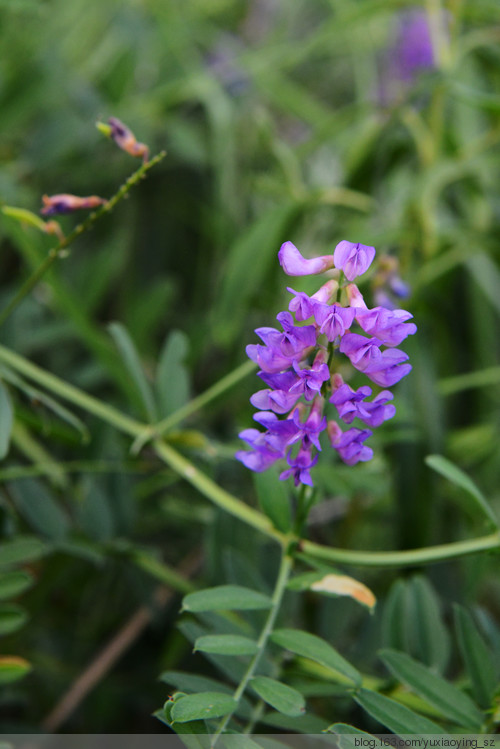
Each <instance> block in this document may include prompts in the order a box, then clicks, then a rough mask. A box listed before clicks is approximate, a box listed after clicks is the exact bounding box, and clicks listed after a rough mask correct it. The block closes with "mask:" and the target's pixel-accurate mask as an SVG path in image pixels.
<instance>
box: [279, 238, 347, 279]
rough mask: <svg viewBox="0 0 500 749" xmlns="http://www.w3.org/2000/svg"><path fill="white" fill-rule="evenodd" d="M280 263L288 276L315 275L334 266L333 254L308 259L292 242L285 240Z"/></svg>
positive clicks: (281, 249) (280, 253) (280, 254)
mask: <svg viewBox="0 0 500 749" xmlns="http://www.w3.org/2000/svg"><path fill="white" fill-rule="evenodd" d="M278 259H279V261H280V265H281V267H282V268H283V270H284V271H285V273H286V274H287V276H315V275H317V274H318V273H323V272H324V271H325V270H329V269H330V268H333V257H332V255H322V256H321V257H315V258H310V259H307V258H305V257H303V256H302V255H301V253H300V252H299V250H298V249H297V248H296V247H295V245H294V244H292V242H285V243H284V244H282V245H281V248H280V251H279V252H278Z"/></svg>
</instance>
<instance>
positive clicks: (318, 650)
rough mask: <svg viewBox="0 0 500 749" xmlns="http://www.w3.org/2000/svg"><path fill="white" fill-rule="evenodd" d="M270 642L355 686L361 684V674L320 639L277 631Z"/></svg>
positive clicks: (308, 635) (306, 634)
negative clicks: (330, 670)
mask: <svg viewBox="0 0 500 749" xmlns="http://www.w3.org/2000/svg"><path fill="white" fill-rule="evenodd" d="M271 640H272V641H273V642H274V643H276V645H280V646H281V647H282V648H285V649H286V650H291V652H292V653H296V654H297V655H301V656H303V657H304V658H310V659H311V660H312V661H316V663H320V664H321V665H322V666H325V667H326V668H330V669H332V670H333V671H336V672H339V673H341V674H343V675H344V676H346V677H347V678H348V679H349V680H350V681H352V682H353V683H354V684H356V685H358V686H359V685H360V684H361V674H360V673H359V671H357V670H356V669H355V668H354V666H351V664H350V663H349V662H348V661H346V660H345V658H343V657H342V656H341V655H340V654H339V653H337V651H336V650H335V649H334V648H332V646H331V645H329V643H327V642H325V640H322V639H321V637H317V636H316V635H312V634H310V633H309V632H303V631H301V630H298V629H277V630H275V631H274V632H273V633H272V635H271Z"/></svg>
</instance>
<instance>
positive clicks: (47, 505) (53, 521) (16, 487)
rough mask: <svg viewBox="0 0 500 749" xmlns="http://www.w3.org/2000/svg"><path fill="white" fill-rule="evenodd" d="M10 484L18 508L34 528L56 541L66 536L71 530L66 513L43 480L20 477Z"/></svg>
mask: <svg viewBox="0 0 500 749" xmlns="http://www.w3.org/2000/svg"><path fill="white" fill-rule="evenodd" d="M10 486H11V496H12V499H13V500H14V504H15V506H16V509H17V510H18V511H19V513H20V514H21V515H22V516H23V517H24V519H25V520H26V522H27V523H29V525H30V526H31V527H32V528H33V529H34V530H36V531H38V532H39V533H41V534H43V535H44V536H47V538H50V539H52V540H54V541H60V540H62V539H63V538H64V537H65V536H66V534H67V533H68V530H69V520H68V518H67V516H66V513H65V512H64V511H63V510H62V509H61V507H60V506H59V504H58V503H57V502H56V500H55V499H54V497H53V496H52V494H51V493H49V491H48V490H47V489H46V487H45V486H44V484H43V483H42V482H41V481H37V480H36V479H19V480H18V481H13V482H12V483H11V485H10Z"/></svg>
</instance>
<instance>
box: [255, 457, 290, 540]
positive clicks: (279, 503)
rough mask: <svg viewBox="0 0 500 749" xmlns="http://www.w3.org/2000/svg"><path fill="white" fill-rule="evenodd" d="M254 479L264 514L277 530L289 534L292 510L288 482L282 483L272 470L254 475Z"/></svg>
mask: <svg viewBox="0 0 500 749" xmlns="http://www.w3.org/2000/svg"><path fill="white" fill-rule="evenodd" d="M252 478H253V483H254V486H255V489H256V492H257V499H258V500H259V505H260V508H261V510H262V512H263V513H264V514H265V515H267V517H268V518H269V519H270V520H271V521H272V523H273V525H274V526H275V528H277V529H278V530H279V531H282V532H283V533H288V531H289V530H290V529H291V527H292V509H291V498H290V492H289V489H288V486H287V485H286V482H285V481H280V480H279V477H278V474H277V473H275V472H274V471H272V470H270V471H263V472H262V473H253V474H252Z"/></svg>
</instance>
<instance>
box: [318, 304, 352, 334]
mask: <svg viewBox="0 0 500 749" xmlns="http://www.w3.org/2000/svg"><path fill="white" fill-rule="evenodd" d="M355 315H356V311H355V310H354V309H350V308H349V307H341V306H340V304H321V302H317V303H316V304H315V305H314V319H315V320H316V322H317V323H318V325H319V326H320V328H319V332H320V333H324V334H325V335H326V337H327V338H328V340H329V341H334V340H335V339H336V338H337V337H338V336H343V335H344V333H345V332H346V330H349V328H350V327H351V325H352V323H353V320H354V316H355Z"/></svg>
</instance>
